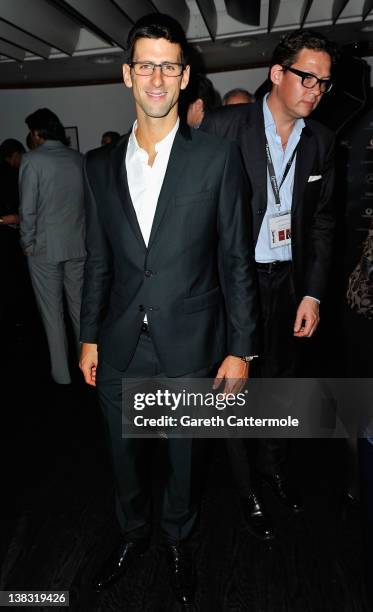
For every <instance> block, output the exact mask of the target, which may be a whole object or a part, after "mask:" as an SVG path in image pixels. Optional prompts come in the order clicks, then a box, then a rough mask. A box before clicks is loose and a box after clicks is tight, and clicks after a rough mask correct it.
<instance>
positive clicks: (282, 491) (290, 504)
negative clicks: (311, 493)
mask: <svg viewBox="0 0 373 612" xmlns="http://www.w3.org/2000/svg"><path fill="white" fill-rule="evenodd" d="M263 480H264V482H266V483H267V484H268V485H269V486H270V487H271V489H272V491H273V492H274V493H275V495H276V497H277V498H278V499H279V500H280V501H281V502H282V503H283V504H284V506H286V507H287V508H289V509H290V510H292V511H293V512H295V513H298V512H302V511H303V509H304V506H303V501H302V499H301V496H300V493H299V492H298V491H297V490H296V488H295V487H294V485H292V484H291V482H290V481H289V479H288V478H287V477H286V476H284V475H282V474H280V473H277V474H271V475H266V476H263Z"/></svg>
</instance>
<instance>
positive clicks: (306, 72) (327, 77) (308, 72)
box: [292, 66, 332, 81]
mask: <svg viewBox="0 0 373 612" xmlns="http://www.w3.org/2000/svg"><path fill="white" fill-rule="evenodd" d="M292 67H293V68H294V66H292ZM295 67H296V66H295ZM297 70H300V71H301V72H304V74H309V75H310V76H314V77H316V78H317V79H321V80H322V81H327V80H329V79H331V78H332V77H331V75H330V74H329V75H328V76H323V77H319V76H317V74H315V73H314V72H310V71H309V70H302V69H301V68H297Z"/></svg>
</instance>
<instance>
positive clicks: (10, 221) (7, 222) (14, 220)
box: [1, 215, 19, 225]
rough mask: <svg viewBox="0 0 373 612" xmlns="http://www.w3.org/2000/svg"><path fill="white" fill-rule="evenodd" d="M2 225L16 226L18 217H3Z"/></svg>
mask: <svg viewBox="0 0 373 612" xmlns="http://www.w3.org/2000/svg"><path fill="white" fill-rule="evenodd" d="M1 219H2V223H4V224H5V225H18V224H19V215H3V216H2V217H1Z"/></svg>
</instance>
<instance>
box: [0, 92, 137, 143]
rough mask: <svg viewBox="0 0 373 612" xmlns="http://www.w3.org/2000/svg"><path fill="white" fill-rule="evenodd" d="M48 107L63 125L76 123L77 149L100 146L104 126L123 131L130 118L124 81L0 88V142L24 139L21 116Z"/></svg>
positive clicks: (131, 105)
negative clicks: (71, 85)
mask: <svg viewBox="0 0 373 612" xmlns="http://www.w3.org/2000/svg"><path fill="white" fill-rule="evenodd" d="M44 106H46V107H48V108H50V109H51V110H52V111H53V112H55V113H56V115H58V117H59V118H60V120H61V122H62V123H63V125H65V126H77V128H78V134H79V143H80V150H81V151H82V152H85V151H88V150H89V149H93V148H95V147H98V146H100V141H101V135H102V133H103V132H105V131H106V130H115V131H117V132H119V133H121V134H123V133H124V132H126V131H127V130H128V129H129V127H130V125H131V123H132V121H133V118H134V105H133V100H132V95H131V93H130V91H129V90H128V89H127V88H126V87H125V86H124V85H120V84H118V85H89V86H86V87H55V88H51V89H23V90H21V89H15V90H4V91H0V142H1V141H2V140H4V139H5V138H17V139H18V140H20V141H21V142H22V143H24V142H25V139H26V136H27V132H28V128H27V125H26V124H25V118H26V117H27V115H29V114H30V113H32V112H34V111H35V110H37V109H38V108H42V107H44Z"/></svg>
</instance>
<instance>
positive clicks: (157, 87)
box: [123, 38, 189, 118]
mask: <svg viewBox="0 0 373 612" xmlns="http://www.w3.org/2000/svg"><path fill="white" fill-rule="evenodd" d="M133 61H134V62H144V63H148V62H153V63H154V64H162V63H163V62H170V63H180V62H181V49H180V46H179V45H178V44H176V43H170V42H169V41H168V40H166V39H165V38H139V40H137V41H136V44H135V49H134V54H133ZM123 79H124V83H125V85H126V86H127V87H132V89H133V96H134V98H135V102H136V109H137V113H138V114H143V115H144V116H147V117H154V118H160V117H166V116H167V115H168V114H169V113H170V112H171V110H172V109H173V108H174V107H175V106H176V104H177V101H178V98H179V93H180V90H181V89H185V88H186V86H187V85H188V81H189V66H187V67H186V68H185V70H184V71H183V73H182V74H181V75H180V76H177V77H175V76H172V77H169V76H164V75H163V73H162V72H161V69H160V68H155V69H154V71H153V74H151V75H150V76H139V75H137V74H135V71H134V69H133V68H132V69H131V68H130V66H129V65H128V64H124V66H123ZM176 109H177V106H176Z"/></svg>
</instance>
